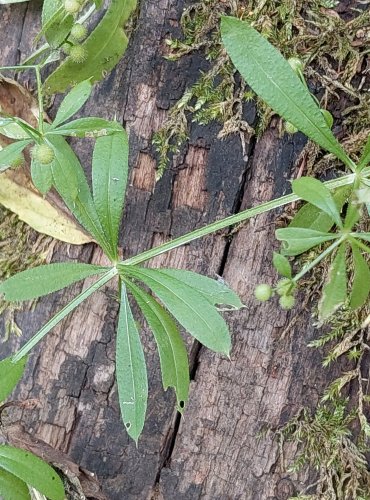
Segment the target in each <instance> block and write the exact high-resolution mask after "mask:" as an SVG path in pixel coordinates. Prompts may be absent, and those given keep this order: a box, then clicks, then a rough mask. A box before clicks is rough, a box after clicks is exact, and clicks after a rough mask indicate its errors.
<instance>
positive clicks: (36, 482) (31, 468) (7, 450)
mask: <svg viewBox="0 0 370 500" xmlns="http://www.w3.org/2000/svg"><path fill="white" fill-rule="evenodd" d="M0 468H2V469H5V470H6V471H7V472H10V473H11V474H13V475H14V476H16V477H18V478H19V479H21V480H22V481H24V482H25V483H27V484H29V485H30V486H33V487H34V488H35V489H36V490H37V491H39V492H40V493H42V494H43V495H45V496H46V497H48V498H49V499H50V500H64V487H63V483H62V481H61V479H60V477H59V476H58V474H57V473H56V472H55V470H54V469H52V468H51V467H50V466H49V465H48V464H47V463H46V462H44V461H43V460H41V459H40V458H39V457H36V455H34V454H33V453H31V452H29V451H25V450H21V449H19V448H13V447H12V446H5V445H2V446H0Z"/></svg>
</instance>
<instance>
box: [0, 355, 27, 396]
mask: <svg viewBox="0 0 370 500" xmlns="http://www.w3.org/2000/svg"><path fill="white" fill-rule="evenodd" d="M26 363H27V357H24V358H22V359H20V360H19V361H18V362H17V363H13V361H12V360H11V359H10V358H6V359H3V360H1V361H0V380H1V383H0V401H5V400H6V399H7V397H8V396H9V395H10V394H11V393H12V392H13V389H14V388H15V386H16V385H17V384H18V382H19V381H20V379H21V378H22V376H23V373H24V370H25V367H26Z"/></svg>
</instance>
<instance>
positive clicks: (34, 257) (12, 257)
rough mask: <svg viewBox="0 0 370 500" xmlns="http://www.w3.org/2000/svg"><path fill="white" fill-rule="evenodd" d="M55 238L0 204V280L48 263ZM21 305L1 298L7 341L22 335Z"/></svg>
mask: <svg viewBox="0 0 370 500" xmlns="http://www.w3.org/2000/svg"><path fill="white" fill-rule="evenodd" d="M52 241H53V240H52V238H50V237H48V236H44V235H40V234H38V233H36V232H35V231H33V230H32V229H31V228H30V227H29V226H27V224H25V223H24V222H22V221H20V220H19V219H18V217H17V216H16V215H15V214H12V213H11V212H9V211H8V210H6V209H5V208H4V207H2V206H1V205H0V281H2V280H4V279H7V278H9V277H10V276H12V275H13V274H15V273H17V272H20V271H24V270H26V269H29V268H31V267H35V266H37V265H40V264H42V263H44V262H45V260H46V258H47V255H48V252H49V250H50V246H51V242H52ZM19 309H20V306H19V305H17V304H14V303H8V302H6V301H4V300H3V299H2V298H1V297H0V314H4V318H5V340H6V339H7V338H8V337H9V335H11V334H16V335H20V333H21V332H20V330H19V328H18V326H17V324H16V322H15V319H14V313H15V311H17V310H19Z"/></svg>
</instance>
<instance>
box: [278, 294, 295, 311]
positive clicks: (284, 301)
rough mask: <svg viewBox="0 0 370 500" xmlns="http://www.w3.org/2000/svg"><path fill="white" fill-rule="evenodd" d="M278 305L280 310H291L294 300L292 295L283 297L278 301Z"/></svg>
mask: <svg viewBox="0 0 370 500" xmlns="http://www.w3.org/2000/svg"><path fill="white" fill-rule="evenodd" d="M279 304H280V307H281V308H282V309H286V310H289V309H292V308H293V307H294V304H295V298H294V297H293V295H283V296H282V297H280V299H279Z"/></svg>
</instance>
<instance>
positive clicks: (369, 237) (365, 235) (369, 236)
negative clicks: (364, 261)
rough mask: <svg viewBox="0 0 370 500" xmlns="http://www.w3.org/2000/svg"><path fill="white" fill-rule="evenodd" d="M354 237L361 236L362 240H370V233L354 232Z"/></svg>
mask: <svg viewBox="0 0 370 500" xmlns="http://www.w3.org/2000/svg"><path fill="white" fill-rule="evenodd" d="M352 236H353V237H354V238H360V240H365V241H370V233H352Z"/></svg>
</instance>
